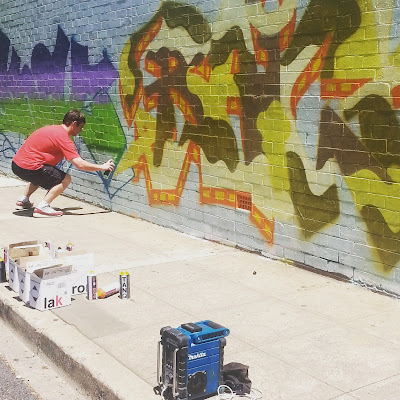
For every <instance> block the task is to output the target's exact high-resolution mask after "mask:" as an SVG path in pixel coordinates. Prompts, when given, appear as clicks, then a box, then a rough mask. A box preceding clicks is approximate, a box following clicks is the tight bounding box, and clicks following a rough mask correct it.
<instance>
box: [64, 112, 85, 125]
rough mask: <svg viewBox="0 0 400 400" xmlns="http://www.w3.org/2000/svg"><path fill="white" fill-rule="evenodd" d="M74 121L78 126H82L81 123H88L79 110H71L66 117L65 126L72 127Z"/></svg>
mask: <svg viewBox="0 0 400 400" xmlns="http://www.w3.org/2000/svg"><path fill="white" fill-rule="evenodd" d="M74 121H76V123H77V124H78V125H80V124H81V123H84V124H85V123H86V118H85V115H84V114H83V113H82V112H80V111H78V110H69V111H68V112H67V113H66V114H65V115H64V119H63V124H64V125H65V126H70V125H71V124H72V123H73V122H74Z"/></svg>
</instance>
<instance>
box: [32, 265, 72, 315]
mask: <svg viewBox="0 0 400 400" xmlns="http://www.w3.org/2000/svg"><path fill="white" fill-rule="evenodd" d="M71 270H72V266H71V265H67V266H66V265H61V264H59V265H55V266H51V267H46V268H41V269H39V270H36V271H34V272H32V273H31V274H30V288H31V289H30V292H29V304H30V306H31V307H33V308H36V309H37V310H40V311H45V310H51V309H53V308H59V307H65V306H68V305H70V304H71V292H72V287H71V285H70V274H71Z"/></svg>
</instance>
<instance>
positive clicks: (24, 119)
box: [0, 99, 126, 163]
mask: <svg viewBox="0 0 400 400" xmlns="http://www.w3.org/2000/svg"><path fill="white" fill-rule="evenodd" d="M82 106H83V103H82V102H68V103H67V102H63V101H50V100H26V99H9V100H3V101H2V102H1V108H2V111H3V114H2V115H0V131H1V132H3V133H5V134H6V133H7V132H15V133H19V134H21V135H24V136H29V135H30V134H31V133H32V132H33V131H35V130H36V129H39V128H41V127H42V126H45V125H58V124H61V123H62V120H63V117H64V115H65V113H66V112H67V111H68V110H70V109H73V108H75V109H77V110H82ZM82 111H83V112H84V113H85V110H82ZM85 116H86V125H85V127H84V129H83V130H82V132H81V133H80V136H81V137H82V138H83V139H84V141H85V143H86V144H87V146H88V147H89V149H90V150H91V151H92V153H96V152H102V153H106V154H108V155H110V156H112V157H113V158H114V161H115V162H116V163H118V162H119V160H120V159H121V157H122V154H123V152H124V149H125V145H126V140H125V135H124V133H123V130H122V128H121V125H120V123H119V120H118V117H117V115H116V113H115V110H114V107H113V105H112V104H111V103H107V104H93V106H92V109H91V113H90V114H88V113H85Z"/></svg>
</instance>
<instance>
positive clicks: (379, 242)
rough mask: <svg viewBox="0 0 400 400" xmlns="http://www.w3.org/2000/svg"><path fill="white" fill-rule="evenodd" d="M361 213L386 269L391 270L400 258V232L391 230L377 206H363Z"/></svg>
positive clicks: (386, 270)
mask: <svg viewBox="0 0 400 400" xmlns="http://www.w3.org/2000/svg"><path fill="white" fill-rule="evenodd" d="M361 215H362V217H363V218H364V221H365V223H366V224H367V227H368V231H369V237H370V238H371V240H372V242H373V245H374V247H375V251H376V253H377V254H378V256H379V259H380V260H381V262H382V265H383V267H384V271H385V272H390V271H391V270H392V268H393V267H395V266H396V264H397V263H398V261H399V260H400V254H399V249H400V232H397V233H394V232H392V231H391V229H390V228H389V227H388V225H387V223H386V221H385V219H384V218H383V216H382V213H381V212H380V211H379V210H378V208H377V207H375V206H372V205H368V206H365V207H363V208H362V210H361Z"/></svg>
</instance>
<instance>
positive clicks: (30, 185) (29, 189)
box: [17, 182, 39, 209]
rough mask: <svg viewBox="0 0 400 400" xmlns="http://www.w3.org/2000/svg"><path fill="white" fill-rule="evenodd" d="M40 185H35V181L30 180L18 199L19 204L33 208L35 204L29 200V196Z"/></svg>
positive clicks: (19, 205)
mask: <svg viewBox="0 0 400 400" xmlns="http://www.w3.org/2000/svg"><path fill="white" fill-rule="evenodd" d="M38 188H39V186H36V185H34V184H33V183H31V182H29V183H28V184H27V185H26V186H25V189H24V192H23V194H22V196H21V197H20V198H19V200H18V201H17V206H18V207H22V208H25V209H27V208H31V207H32V206H33V204H32V203H31V202H30V201H29V197H30V196H31V194H32V193H34V192H35V191H36V190H37V189H38Z"/></svg>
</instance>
